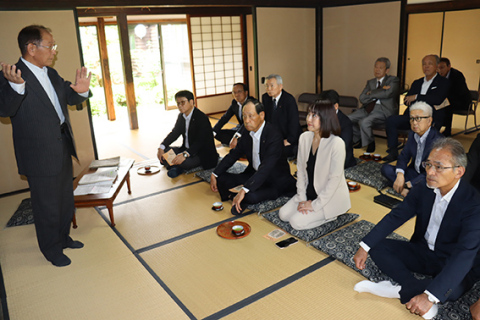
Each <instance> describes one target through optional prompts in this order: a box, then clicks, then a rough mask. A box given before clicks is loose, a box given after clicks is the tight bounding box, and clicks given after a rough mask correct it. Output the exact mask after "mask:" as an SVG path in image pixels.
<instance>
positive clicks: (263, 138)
mask: <svg viewBox="0 0 480 320" xmlns="http://www.w3.org/2000/svg"><path fill="white" fill-rule="evenodd" d="M243 121H244V126H245V129H244V130H243V131H242V138H241V139H240V140H239V141H238V144H237V147H236V148H235V149H232V150H230V152H229V153H228V154H227V155H226V156H225V158H223V160H222V161H221V162H220V163H219V164H218V166H217V167H216V168H215V170H214V171H213V173H212V175H211V176H210V188H211V189H212V191H213V192H219V193H220V197H221V199H222V201H226V200H229V199H232V198H233V203H232V214H234V215H239V214H241V213H242V212H243V210H244V209H245V206H246V205H247V204H254V203H258V202H261V201H264V200H270V199H276V198H278V197H279V196H282V195H287V196H293V195H294V194H295V192H296V185H295V184H296V183H295V179H294V178H293V177H292V175H291V174H290V166H289V165H288V162H287V159H286V157H285V154H284V152H283V146H284V145H283V137H282V135H281V134H280V133H279V132H278V130H277V129H276V128H275V126H274V125H272V124H271V123H267V122H265V111H264V107H263V105H262V104H261V103H260V102H259V101H258V100H247V102H245V104H244V105H243ZM243 155H246V157H247V159H248V167H247V168H246V169H245V171H244V172H243V173H240V174H232V173H228V172H227V170H228V168H230V167H231V166H232V165H233V164H234V163H235V162H236V161H237V160H238V159H239V158H240V157H242V156H243ZM238 185H243V188H242V189H241V190H240V191H239V192H238V193H233V192H232V191H230V189H231V188H234V187H236V186H238Z"/></svg>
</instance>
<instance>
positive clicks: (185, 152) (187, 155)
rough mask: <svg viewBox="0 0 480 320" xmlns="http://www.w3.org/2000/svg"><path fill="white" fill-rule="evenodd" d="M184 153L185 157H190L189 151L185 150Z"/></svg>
mask: <svg viewBox="0 0 480 320" xmlns="http://www.w3.org/2000/svg"><path fill="white" fill-rule="evenodd" d="M182 154H183V157H184V158H188V157H190V155H189V154H188V152H187V151H183V153H182Z"/></svg>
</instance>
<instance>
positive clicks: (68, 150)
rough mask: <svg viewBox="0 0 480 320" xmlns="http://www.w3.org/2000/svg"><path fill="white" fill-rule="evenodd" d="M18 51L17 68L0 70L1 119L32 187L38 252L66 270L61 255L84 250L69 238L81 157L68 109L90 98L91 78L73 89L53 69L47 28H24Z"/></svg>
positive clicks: (82, 73)
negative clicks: (6, 123) (4, 119)
mask: <svg viewBox="0 0 480 320" xmlns="http://www.w3.org/2000/svg"><path fill="white" fill-rule="evenodd" d="M18 45H19V47H20V51H21V54H22V57H21V58H20V60H19V61H18V62H17V64H16V65H9V64H5V63H2V64H1V65H2V72H1V73H0V116H2V117H10V119H11V121H12V128H13V142H14V146H15V156H16V159H17V166H18V173H19V174H23V175H25V176H26V177H27V180H28V185H29V187H30V194H31V199H32V209H33V216H34V220H35V230H36V233H37V240H38V245H39V247H40V251H41V252H42V253H43V255H44V256H45V258H46V259H47V260H48V261H50V262H51V263H52V264H53V265H55V266H58V267H63V266H67V265H69V264H70V263H71V261H70V259H69V258H68V257H67V256H66V255H65V254H63V249H65V248H72V249H78V248H82V247H83V243H81V242H80V241H74V240H72V238H70V236H69V234H70V223H71V221H72V217H73V214H74V210H75V206H74V198H73V168H72V156H74V157H77V154H76V151H75V142H74V139H73V133H72V125H71V124H70V117H69V114H68V108H67V105H76V104H80V103H82V102H83V101H85V100H86V99H87V98H88V95H89V87H90V77H91V74H88V76H87V69H86V68H85V67H82V69H81V70H77V74H76V77H75V84H71V83H70V82H68V81H65V80H63V79H62V78H61V77H60V76H59V75H58V73H57V72H56V71H55V70H54V69H52V68H50V65H51V64H52V63H53V60H54V58H55V54H56V53H57V51H56V48H57V45H56V44H55V40H54V39H53V36H52V33H51V30H50V29H48V28H46V27H44V26H39V25H31V26H28V27H25V28H23V29H22V30H21V31H20V33H19V34H18Z"/></svg>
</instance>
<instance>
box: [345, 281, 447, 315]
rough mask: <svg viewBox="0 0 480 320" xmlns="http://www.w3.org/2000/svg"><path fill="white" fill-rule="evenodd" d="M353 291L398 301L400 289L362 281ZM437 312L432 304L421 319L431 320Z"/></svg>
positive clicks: (384, 283) (382, 283) (388, 282)
mask: <svg viewBox="0 0 480 320" xmlns="http://www.w3.org/2000/svg"><path fill="white" fill-rule="evenodd" d="M353 289H354V290H355V291H357V292H368V293H371V294H374V295H376V296H379V297H384V298H396V299H400V290H401V289H402V287H401V286H398V285H393V284H392V283H391V282H390V281H380V282H378V283H375V282H372V281H368V280H364V281H360V282H359V283H357V284H356V285H355V287H354V288H353ZM437 312H438V306H437V305H436V304H434V305H433V306H432V307H431V308H430V310H428V311H427V313H425V314H424V315H423V316H422V317H423V318H424V319H432V318H433V317H435V316H436V315H437Z"/></svg>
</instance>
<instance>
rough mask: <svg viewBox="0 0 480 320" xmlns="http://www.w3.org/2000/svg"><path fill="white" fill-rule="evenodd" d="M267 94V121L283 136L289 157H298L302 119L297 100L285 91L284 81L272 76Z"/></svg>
mask: <svg viewBox="0 0 480 320" xmlns="http://www.w3.org/2000/svg"><path fill="white" fill-rule="evenodd" d="M265 88H266V91H267V92H266V93H264V94H263V95H262V102H263V105H264V106H265V120H266V121H267V122H270V123H272V124H273V125H275V126H276V127H277V129H278V131H280V133H281V134H282V137H283V145H284V149H285V150H284V152H285V155H286V156H287V157H296V156H297V150H298V138H299V137H300V133H301V131H302V130H301V128H300V119H299V117H298V106H297V101H295V98H294V97H293V96H292V95H291V94H290V93H288V92H286V91H285V90H283V80H282V77H280V76H279V75H278V74H271V75H269V76H268V77H267V79H266V82H265Z"/></svg>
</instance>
